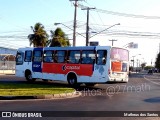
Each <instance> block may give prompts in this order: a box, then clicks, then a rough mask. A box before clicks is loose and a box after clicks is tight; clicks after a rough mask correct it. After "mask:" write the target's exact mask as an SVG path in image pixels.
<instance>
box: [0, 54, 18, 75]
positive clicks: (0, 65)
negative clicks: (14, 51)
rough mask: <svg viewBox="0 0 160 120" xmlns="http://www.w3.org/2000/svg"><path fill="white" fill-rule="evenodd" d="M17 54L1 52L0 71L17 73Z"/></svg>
mask: <svg viewBox="0 0 160 120" xmlns="http://www.w3.org/2000/svg"><path fill="white" fill-rule="evenodd" d="M15 63H16V62H15V56H14V55H11V54H0V73H4V74H6V73H11V74H12V73H13V74H14V73H15Z"/></svg>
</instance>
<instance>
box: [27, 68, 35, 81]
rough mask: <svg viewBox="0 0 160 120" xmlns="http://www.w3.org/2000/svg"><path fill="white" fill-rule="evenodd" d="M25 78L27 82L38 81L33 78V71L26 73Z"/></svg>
mask: <svg viewBox="0 0 160 120" xmlns="http://www.w3.org/2000/svg"><path fill="white" fill-rule="evenodd" d="M25 77H26V80H27V81H28V82H34V81H35V80H36V78H32V73H31V71H26V72H25Z"/></svg>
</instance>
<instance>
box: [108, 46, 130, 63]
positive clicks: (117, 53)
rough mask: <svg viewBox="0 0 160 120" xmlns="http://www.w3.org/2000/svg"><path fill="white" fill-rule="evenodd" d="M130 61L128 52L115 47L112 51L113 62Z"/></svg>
mask: <svg viewBox="0 0 160 120" xmlns="http://www.w3.org/2000/svg"><path fill="white" fill-rule="evenodd" d="M128 59H129V53H128V50H125V49H122V48H115V47H113V48H112V49H111V60H118V61H128Z"/></svg>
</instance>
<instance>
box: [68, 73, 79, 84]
mask: <svg viewBox="0 0 160 120" xmlns="http://www.w3.org/2000/svg"><path fill="white" fill-rule="evenodd" d="M67 81H68V84H69V85H70V86H71V87H75V86H76V85H77V76H76V75H75V74H74V73H70V74H69V75H68V76H67Z"/></svg>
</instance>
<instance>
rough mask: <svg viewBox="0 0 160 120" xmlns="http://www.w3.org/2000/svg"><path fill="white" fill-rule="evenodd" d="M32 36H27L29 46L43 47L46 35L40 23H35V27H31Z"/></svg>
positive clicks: (46, 38) (46, 39)
mask: <svg viewBox="0 0 160 120" xmlns="http://www.w3.org/2000/svg"><path fill="white" fill-rule="evenodd" d="M31 29H32V30H33V34H29V35H28V39H29V42H30V46H31V45H32V44H33V46H34V47H45V46H46V43H47V41H48V34H47V32H46V31H45V30H44V26H43V25H42V24H41V23H36V24H35V26H34V27H33V26H31Z"/></svg>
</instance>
